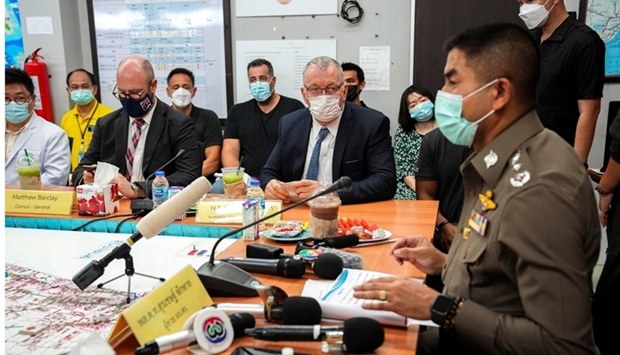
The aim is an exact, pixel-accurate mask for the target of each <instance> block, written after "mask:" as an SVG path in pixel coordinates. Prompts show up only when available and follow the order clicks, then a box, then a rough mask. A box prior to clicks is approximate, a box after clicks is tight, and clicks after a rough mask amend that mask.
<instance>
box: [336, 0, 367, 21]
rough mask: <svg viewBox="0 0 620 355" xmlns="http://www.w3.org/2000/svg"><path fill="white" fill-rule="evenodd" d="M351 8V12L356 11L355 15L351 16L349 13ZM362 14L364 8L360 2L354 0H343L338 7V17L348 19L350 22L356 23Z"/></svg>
mask: <svg viewBox="0 0 620 355" xmlns="http://www.w3.org/2000/svg"><path fill="white" fill-rule="evenodd" d="M351 10H354V11H353V14H355V11H357V16H352V14H351V13H350V11H351ZM363 15H364V10H363V9H362V7H361V6H360V4H359V3H358V2H357V1H356V0H344V2H343V3H342V8H340V17H342V18H343V19H345V20H347V21H349V22H350V23H358V22H360V21H361V20H362V16H363Z"/></svg>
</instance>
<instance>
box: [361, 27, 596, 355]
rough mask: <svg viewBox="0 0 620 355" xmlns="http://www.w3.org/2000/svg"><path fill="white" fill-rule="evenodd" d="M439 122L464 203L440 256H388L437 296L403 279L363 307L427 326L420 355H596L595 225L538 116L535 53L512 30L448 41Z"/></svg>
mask: <svg viewBox="0 0 620 355" xmlns="http://www.w3.org/2000/svg"><path fill="white" fill-rule="evenodd" d="M445 48H446V50H447V51H448V58H447V62H446V66H445V69H444V76H445V84H444V87H443V89H442V90H440V91H439V92H438V93H437V98H436V100H435V118H436V119H437V124H438V125H439V129H440V130H441V132H442V133H443V134H444V135H445V136H446V138H448V139H449V140H450V141H451V142H452V143H454V144H457V145H464V146H468V145H472V146H473V148H474V153H473V154H472V155H471V156H470V157H469V158H468V159H467V160H465V162H464V163H463V164H462V165H461V172H462V174H463V185H464V191H465V197H464V202H463V210H462V213H461V217H460V220H459V224H458V228H457V233H456V234H455V236H454V240H453V242H452V245H451V247H450V251H449V252H448V255H446V254H444V253H441V252H440V251H438V250H437V249H435V248H434V247H433V246H432V244H431V243H430V241H429V239H428V238H427V237H430V236H415V237H407V238H403V239H401V240H400V241H398V242H396V243H395V245H394V246H393V247H392V248H391V250H390V253H391V254H392V255H393V256H394V257H395V258H396V260H397V261H398V262H400V263H402V262H404V261H408V262H410V263H412V264H413V265H415V266H416V267H418V268H419V269H420V270H422V271H424V272H425V273H427V274H439V273H442V272H443V281H444V284H445V287H444V289H443V292H442V293H438V292H437V291H435V290H433V289H431V288H429V287H427V286H425V285H422V284H420V283H417V282H414V281H411V280H409V279H405V278H395V277H394V278H383V279H376V280H372V281H370V282H368V283H366V284H364V285H362V286H360V287H358V288H357V289H356V293H355V296H356V297H358V298H364V299H382V300H383V301H384V302H373V303H367V304H366V305H365V307H366V308H371V309H381V310H389V311H395V312H397V313H400V314H402V315H405V316H408V317H411V318H416V319H432V321H433V322H435V323H436V324H438V325H439V326H440V327H439V328H432V329H429V330H427V331H425V332H423V333H420V337H419V339H418V350H417V352H416V353H417V354H459V353H460V354H594V349H595V348H594V343H593V339H592V316H591V313H590V308H591V307H590V306H591V297H592V279H591V276H592V270H593V268H594V265H595V263H596V260H597V258H598V250H599V243H600V225H599V221H598V218H597V217H598V216H597V206H596V200H595V198H594V192H593V190H592V185H591V183H590V180H589V178H588V176H587V174H586V172H585V170H584V169H583V165H582V162H581V160H580V159H579V157H578V156H577V155H576V153H575V151H574V150H573V149H572V147H571V146H569V145H568V144H567V143H566V142H565V141H564V140H562V139H561V138H560V137H559V136H558V135H557V134H555V133H553V132H551V131H550V130H547V129H545V128H543V126H542V124H541V122H540V120H539V118H538V116H537V114H536V111H535V93H536V81H537V78H538V72H539V70H538V68H539V56H538V46H537V44H536V43H535V42H534V40H533V39H532V37H531V36H530V35H529V33H528V32H527V31H526V30H525V29H523V28H521V27H519V26H516V25H512V24H494V25H485V26H481V27H478V28H474V29H470V30H467V31H465V32H463V33H461V34H459V35H457V36H455V37H453V38H452V39H451V40H449V41H448V43H447V44H446V46H445Z"/></svg>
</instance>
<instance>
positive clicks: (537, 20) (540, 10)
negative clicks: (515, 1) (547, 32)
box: [519, 0, 555, 30]
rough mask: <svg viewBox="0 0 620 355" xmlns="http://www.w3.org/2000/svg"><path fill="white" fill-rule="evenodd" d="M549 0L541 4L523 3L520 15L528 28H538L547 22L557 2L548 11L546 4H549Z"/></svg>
mask: <svg viewBox="0 0 620 355" xmlns="http://www.w3.org/2000/svg"><path fill="white" fill-rule="evenodd" d="M547 2H549V0H547V1H546V2H545V3H544V4H543V5H540V4H523V5H521V7H519V17H520V18H521V19H522V20H523V22H525V26H527V28H529V29H530V30H531V29H534V28H538V27H540V26H542V25H544V24H545V22H547V19H548V18H549V12H550V11H551V10H552V9H553V7H554V6H555V4H553V6H551V9H549V11H547V9H546V8H545V5H547Z"/></svg>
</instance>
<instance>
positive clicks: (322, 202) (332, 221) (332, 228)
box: [308, 189, 342, 239]
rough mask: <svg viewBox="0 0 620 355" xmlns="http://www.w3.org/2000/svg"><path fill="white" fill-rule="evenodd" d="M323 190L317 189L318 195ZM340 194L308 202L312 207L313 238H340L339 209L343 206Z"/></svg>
mask: <svg viewBox="0 0 620 355" xmlns="http://www.w3.org/2000/svg"><path fill="white" fill-rule="evenodd" d="M320 191H322V189H317V190H316V191H315V192H314V193H315V194H317V193H319V192H320ZM341 204H342V203H341V201H340V198H339V197H338V194H337V193H335V192H332V193H330V194H327V195H325V196H321V197H317V198H315V199H314V200H312V201H310V202H308V205H309V206H310V228H311V229H312V238H317V239H322V238H330V237H336V236H338V209H339V207H340V205H341Z"/></svg>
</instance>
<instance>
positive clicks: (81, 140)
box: [60, 102, 113, 171]
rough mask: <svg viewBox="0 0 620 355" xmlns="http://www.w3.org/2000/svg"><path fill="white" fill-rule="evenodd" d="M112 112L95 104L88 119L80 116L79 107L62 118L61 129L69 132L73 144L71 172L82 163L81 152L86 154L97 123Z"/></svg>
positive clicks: (74, 107)
mask: <svg viewBox="0 0 620 355" xmlns="http://www.w3.org/2000/svg"><path fill="white" fill-rule="evenodd" d="M112 111H113V110H112V109H111V108H109V107H108V106H106V105H104V104H102V103H99V102H95V105H93V108H92V109H91V110H90V112H89V113H88V116H86V117H82V116H80V113H79V112H78V109H77V105H75V106H73V108H72V109H71V110H69V111H68V112H67V113H65V114H64V115H63V116H62V121H60V127H61V128H62V129H64V130H65V132H67V136H69V141H70V142H71V145H70V148H71V171H73V170H75V168H76V167H77V165H78V164H79V162H80V152H82V153H86V151H87V150H88V146H89V145H90V140H91V139H92V138H93V132H94V131H95V124H96V123H97V121H98V120H99V119H100V118H101V117H103V116H105V115H107V114H108V113H110V112H112Z"/></svg>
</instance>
